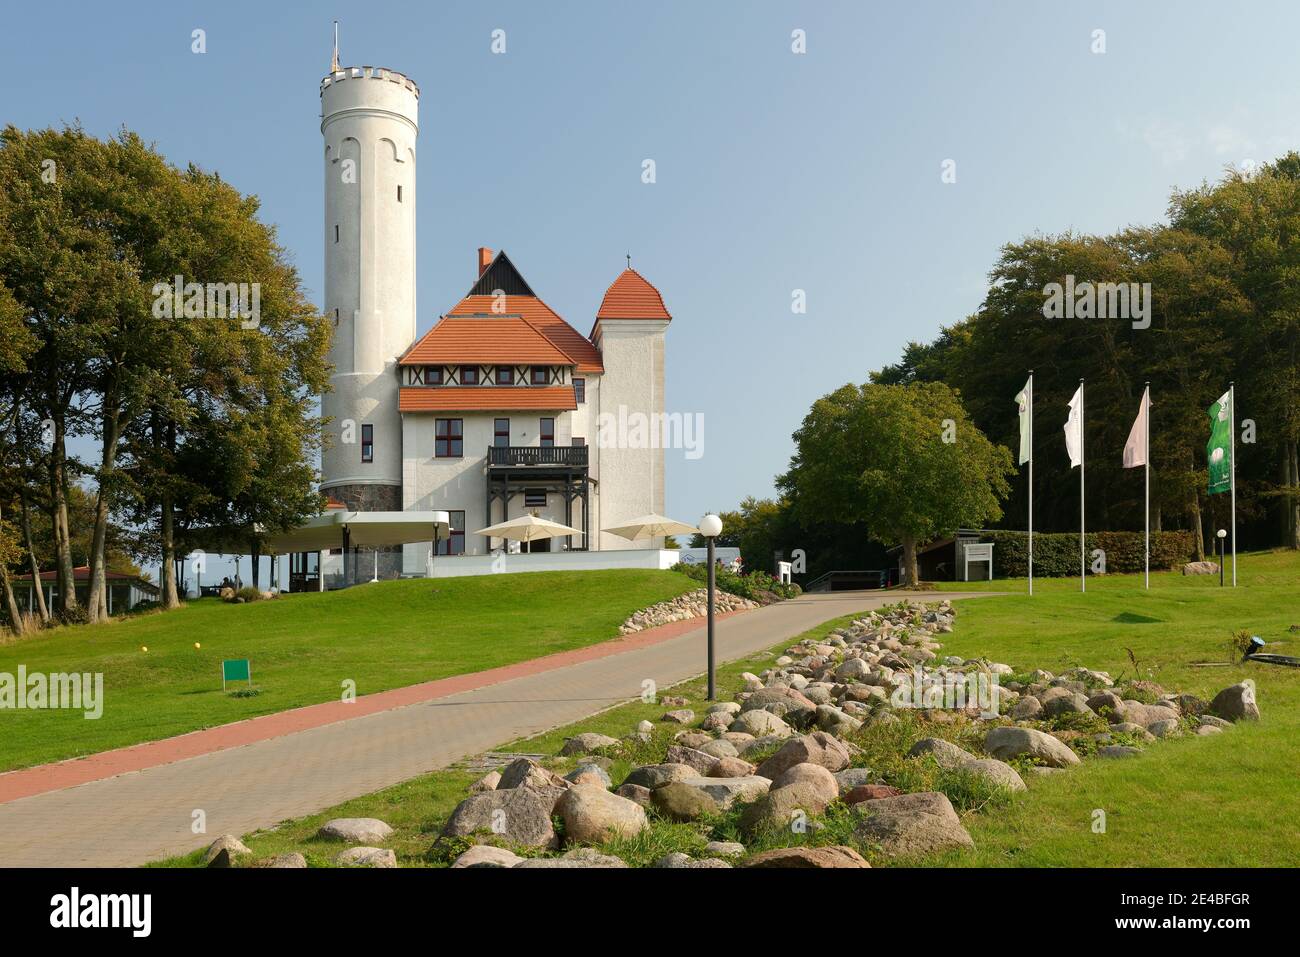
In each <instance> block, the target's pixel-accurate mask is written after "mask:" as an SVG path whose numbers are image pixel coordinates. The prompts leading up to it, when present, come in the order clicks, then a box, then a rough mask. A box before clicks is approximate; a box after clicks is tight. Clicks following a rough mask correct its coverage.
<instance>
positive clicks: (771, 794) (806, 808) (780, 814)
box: [740, 781, 834, 834]
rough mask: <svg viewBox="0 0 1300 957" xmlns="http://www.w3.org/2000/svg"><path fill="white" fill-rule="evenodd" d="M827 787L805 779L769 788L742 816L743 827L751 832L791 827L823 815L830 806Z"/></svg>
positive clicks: (741, 823)
mask: <svg viewBox="0 0 1300 957" xmlns="http://www.w3.org/2000/svg"><path fill="white" fill-rule="evenodd" d="M831 800H834V798H831V799H829V800H828V799H827V797H826V791H825V789H824V788H823V787H821V786H819V785H817V784H814V783H810V782H807V781H801V782H799V783H797V784H791V785H789V786H788V787H783V788H776V789H774V790H771V791H768V792H767V793H766V794H764V795H763V796H762V797H761V798H759V799H758V800H757V801H755V802H754V803H753V804H750V805H748V806H747V807H746V808H745V810H744V811H742V812H741V815H740V826H741V828H742V829H743V830H744V831H746V832H747V833H749V834H754V833H757V832H759V831H766V830H781V829H784V828H789V827H791V826H792V824H793V823H794V822H795V821H796V820H800V819H803V820H806V819H807V818H809V817H812V816H813V815H815V814H820V813H822V811H824V810H826V808H827V807H828V806H829V805H830V803H831Z"/></svg>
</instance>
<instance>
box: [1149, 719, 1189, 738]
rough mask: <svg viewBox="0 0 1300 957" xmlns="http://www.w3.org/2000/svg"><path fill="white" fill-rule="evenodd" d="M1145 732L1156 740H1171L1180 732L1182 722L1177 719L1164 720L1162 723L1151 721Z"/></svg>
mask: <svg viewBox="0 0 1300 957" xmlns="http://www.w3.org/2000/svg"><path fill="white" fill-rule="evenodd" d="M1147 730H1148V731H1150V732H1151V733H1152V734H1154V735H1155V736H1156V737H1157V738H1173V737H1177V736H1178V733H1179V732H1180V731H1181V730H1182V722H1180V721H1179V720H1178V719H1177V718H1165V719H1164V720H1163V721H1152V722H1151V724H1150V725H1149V726H1148V727H1147Z"/></svg>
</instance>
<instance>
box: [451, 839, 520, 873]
mask: <svg viewBox="0 0 1300 957" xmlns="http://www.w3.org/2000/svg"><path fill="white" fill-rule="evenodd" d="M522 860H523V858H522V857H520V856H519V855H518V854H516V853H515V852H514V851H508V850H506V849H505V848H504V847H493V846H492V845H491V844H475V845H474V846H473V847H471V848H470V849H469V850H468V851H466V852H465V853H464V854H462V855H461V856H460V857H458V858H456V860H454V861H453V862H452V864H451V866H452V869H453V870H455V869H458V868H465V867H514V866H515V865H516V864H518V863H519V862H520V861H522Z"/></svg>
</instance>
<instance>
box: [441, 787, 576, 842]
mask: <svg viewBox="0 0 1300 957" xmlns="http://www.w3.org/2000/svg"><path fill="white" fill-rule="evenodd" d="M568 790H574V788H569V789H568ZM584 790H588V791H592V790H596V789H595V788H585V789H584ZM565 793H567V791H565V790H563V789H561V788H532V787H520V788H498V789H497V790H495V791H489V792H487V793H486V794H472V795H470V796H469V797H467V798H466V799H465V800H463V801H461V802H460V804H458V805H456V809H455V810H454V811H452V812H451V816H450V817H449V818H447V823H446V824H445V825H443V828H442V835H443V836H444V837H468V836H469V835H471V834H474V833H476V832H481V831H487V832H490V833H492V834H496V835H499V836H500V837H503V838H505V839H506V840H507V841H509V842H510V843H512V844H519V845H522V846H524V847H557V846H558V845H559V838H558V837H557V836H556V834H555V828H554V827H553V826H552V825H551V813H552V811H554V809H555V804H556V801H557V800H559V798H560V795H562V794H565Z"/></svg>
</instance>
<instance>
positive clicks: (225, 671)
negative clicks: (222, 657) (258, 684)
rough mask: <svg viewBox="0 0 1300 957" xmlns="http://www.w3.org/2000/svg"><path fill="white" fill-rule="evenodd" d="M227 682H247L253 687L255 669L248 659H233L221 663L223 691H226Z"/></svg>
mask: <svg viewBox="0 0 1300 957" xmlns="http://www.w3.org/2000/svg"><path fill="white" fill-rule="evenodd" d="M227 681H247V682H248V686H249V687H250V688H251V687H253V668H252V665H250V664H249V663H248V659H247V658H232V659H230V660H229V661H223V662H221V690H222V691H225V690H226V682H227Z"/></svg>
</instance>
